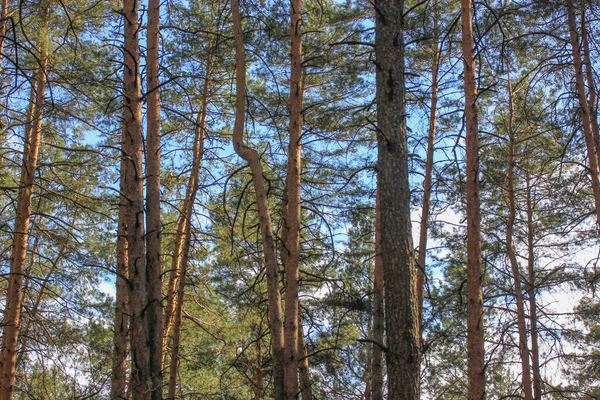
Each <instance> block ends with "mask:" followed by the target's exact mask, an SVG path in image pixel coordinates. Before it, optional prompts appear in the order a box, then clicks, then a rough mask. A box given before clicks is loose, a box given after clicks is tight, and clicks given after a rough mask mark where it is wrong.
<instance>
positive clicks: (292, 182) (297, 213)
mask: <svg viewBox="0 0 600 400" xmlns="http://www.w3.org/2000/svg"><path fill="white" fill-rule="evenodd" d="M290 5H291V8H290V35H291V43H292V44H291V56H290V62H291V76H290V126H289V131H290V141H289V148H288V164H287V179H286V191H287V205H286V207H285V210H286V217H285V220H284V223H285V225H286V228H287V240H286V243H285V244H286V246H285V247H286V250H287V260H286V263H285V277H286V287H285V326H284V336H285V342H284V355H283V357H284V390H285V397H286V398H287V399H288V400H295V399H296V398H297V395H298V391H299V388H298V331H299V330H298V329H299V328H298V312H299V301H298V281H299V279H300V276H299V274H300V272H299V271H300V270H299V263H300V221H301V206H300V180H301V169H302V159H301V151H302V144H301V135H302V103H303V97H304V85H303V77H302V19H301V15H300V13H301V10H302V0H291V2H290Z"/></svg>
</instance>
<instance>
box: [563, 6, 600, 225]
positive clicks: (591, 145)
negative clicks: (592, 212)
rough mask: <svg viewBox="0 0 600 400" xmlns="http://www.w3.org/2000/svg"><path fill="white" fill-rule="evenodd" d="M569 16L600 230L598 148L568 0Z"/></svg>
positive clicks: (572, 14) (582, 117)
mask: <svg viewBox="0 0 600 400" xmlns="http://www.w3.org/2000/svg"><path fill="white" fill-rule="evenodd" d="M567 15H568V19H569V36H570V39H571V49H572V53H573V66H574V67H575V83H576V86H577V98H578V100H579V110H580V114H581V121H582V123H583V135H584V137H585V144H586V147H587V153H588V154H587V155H588V162H589V171H590V178H591V180H592V190H593V193H594V203H595V206H596V229H600V169H599V158H598V146H597V144H596V139H595V137H594V128H593V125H592V115H591V111H590V107H589V103H588V100H587V96H586V93H585V80H584V76H583V75H584V71H583V63H582V61H581V46H580V45H579V37H578V33H577V23H576V21H575V8H574V7H573V2H572V0H567Z"/></svg>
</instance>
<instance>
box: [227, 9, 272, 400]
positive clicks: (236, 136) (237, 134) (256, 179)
mask: <svg viewBox="0 0 600 400" xmlns="http://www.w3.org/2000/svg"><path fill="white" fill-rule="evenodd" d="M231 9H232V14H233V27H234V37H235V60H236V113H235V125H234V129H233V148H234V149H235V152H236V153H237V154H238V155H239V156H240V157H241V158H243V159H244V160H245V161H246V162H247V163H248V165H249V166H250V171H251V172H252V183H253V185H254V192H255V195H256V205H257V208H258V216H259V225H260V230H261V235H262V245H263V253H264V258H265V269H266V274H267V292H268V298H269V327H270V331H271V354H272V358H273V394H274V397H275V399H283V398H284V390H283V386H284V385H283V380H284V379H283V378H284V375H283V364H284V362H283V322H282V311H281V294H280V292H279V273H278V266H277V255H276V252H275V241H274V237H273V228H272V223H271V214H270V210H269V203H268V199H267V190H266V187H265V178H264V176H263V171H262V165H261V163H260V159H259V157H258V153H257V152H256V150H254V149H252V148H251V147H249V146H248V145H246V144H245V143H244V122H245V117H246V59H245V55H244V39H243V36H242V20H241V16H240V9H239V1H238V0H232V2H231Z"/></svg>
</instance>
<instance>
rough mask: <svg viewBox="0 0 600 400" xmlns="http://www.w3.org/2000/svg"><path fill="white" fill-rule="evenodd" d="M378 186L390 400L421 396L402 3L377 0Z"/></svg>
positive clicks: (412, 398)
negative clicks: (407, 140) (407, 142)
mask: <svg viewBox="0 0 600 400" xmlns="http://www.w3.org/2000/svg"><path fill="white" fill-rule="evenodd" d="M375 8H376V11H377V19H376V22H375V60H376V61H375V62H376V71H377V72H376V88H377V90H376V104H377V128H378V129H377V142H378V164H377V167H378V175H377V177H378V184H379V200H380V210H381V256H382V261H383V274H384V277H385V279H384V290H385V322H386V332H387V350H388V351H387V352H386V363H387V373H388V393H389V399H391V400H400V399H402V400H404V399H406V400H409V399H410V400H414V399H416V398H417V396H418V392H419V376H420V373H419V372H420V371H419V362H420V346H419V344H420V340H419V333H420V329H419V310H418V309H419V307H418V298H417V285H416V270H415V265H414V264H415V261H414V260H415V259H414V254H413V246H412V238H411V223H410V190H409V185H408V150H407V144H406V105H405V97H406V93H405V86H404V15H403V14H404V1H402V0H400V1H398V0H376V1H375Z"/></svg>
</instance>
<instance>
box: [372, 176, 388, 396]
mask: <svg viewBox="0 0 600 400" xmlns="http://www.w3.org/2000/svg"><path fill="white" fill-rule="evenodd" d="M378 186H379V185H378ZM376 196H377V197H376V200H375V271H374V278H373V333H372V336H373V341H375V342H376V343H381V344H383V340H384V318H385V315H384V309H383V298H384V293H383V262H382V258H381V205H380V201H379V187H378V188H377V195H376ZM371 346H372V349H373V356H372V357H373V358H372V361H371V362H372V367H371V370H372V376H371V388H372V389H371V390H372V395H371V399H372V400H383V350H382V348H381V346H378V345H377V344H371Z"/></svg>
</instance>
